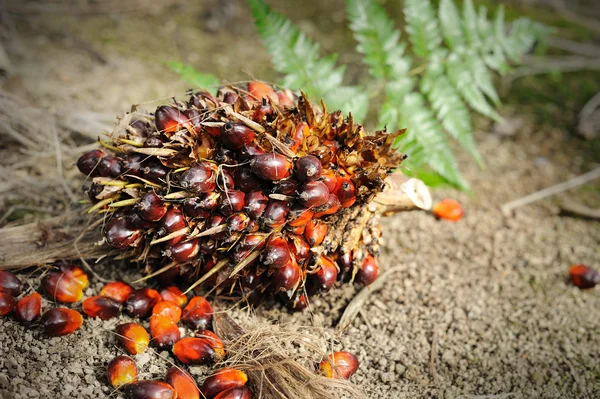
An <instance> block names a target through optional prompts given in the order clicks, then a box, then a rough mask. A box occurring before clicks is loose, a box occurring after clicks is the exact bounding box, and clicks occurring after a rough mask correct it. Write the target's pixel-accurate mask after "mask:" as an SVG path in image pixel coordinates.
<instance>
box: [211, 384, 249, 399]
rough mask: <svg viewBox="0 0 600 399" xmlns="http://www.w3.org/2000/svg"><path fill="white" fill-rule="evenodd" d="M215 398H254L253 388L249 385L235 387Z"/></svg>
mask: <svg viewBox="0 0 600 399" xmlns="http://www.w3.org/2000/svg"><path fill="white" fill-rule="evenodd" d="M214 399H252V390H251V389H250V388H248V387H247V386H241V387H233V388H229V389H226V390H225V391H223V392H221V393H220V394H218V395H217V396H215V397H214Z"/></svg>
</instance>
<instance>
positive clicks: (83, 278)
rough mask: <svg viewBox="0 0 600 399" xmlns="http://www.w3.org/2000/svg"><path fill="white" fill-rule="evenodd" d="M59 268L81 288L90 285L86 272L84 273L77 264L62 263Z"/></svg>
mask: <svg viewBox="0 0 600 399" xmlns="http://www.w3.org/2000/svg"><path fill="white" fill-rule="evenodd" d="M59 270H60V271H61V272H63V273H64V274H65V275H66V276H68V277H70V278H71V279H73V281H75V283H77V285H79V286H80V287H81V289H82V290H84V289H86V288H87V287H88V286H89V285H90V280H89V278H88V276H87V274H85V272H84V271H83V269H82V268H80V267H79V266H77V265H73V264H70V263H64V264H62V265H60V266H59Z"/></svg>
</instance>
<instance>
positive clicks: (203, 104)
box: [188, 91, 218, 110]
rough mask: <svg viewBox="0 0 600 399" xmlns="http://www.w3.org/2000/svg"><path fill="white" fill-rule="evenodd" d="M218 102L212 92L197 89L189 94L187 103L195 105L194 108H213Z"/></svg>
mask: <svg viewBox="0 0 600 399" xmlns="http://www.w3.org/2000/svg"><path fill="white" fill-rule="evenodd" d="M217 104H218V101H217V99H215V98H214V97H213V95H212V94H210V93H208V92H206V91H199V92H196V93H194V94H192V95H191V96H190V101H189V102H188V105H190V106H193V107H195V108H196V109H199V110H203V109H207V108H213V107H215V106H216V105H217Z"/></svg>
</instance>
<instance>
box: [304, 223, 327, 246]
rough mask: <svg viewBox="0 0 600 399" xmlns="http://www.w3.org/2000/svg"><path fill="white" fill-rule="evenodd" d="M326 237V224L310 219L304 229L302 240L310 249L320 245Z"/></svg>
mask: <svg viewBox="0 0 600 399" xmlns="http://www.w3.org/2000/svg"><path fill="white" fill-rule="evenodd" d="M326 235H327V224H325V223H324V222H323V221H322V220H320V219H312V220H311V221H310V222H308V224H307V225H306V227H305V228H304V238H306V241H307V242H308V245H310V246H311V247H316V246H318V245H320V244H321V243H322V242H323V240H324V239H325V236H326Z"/></svg>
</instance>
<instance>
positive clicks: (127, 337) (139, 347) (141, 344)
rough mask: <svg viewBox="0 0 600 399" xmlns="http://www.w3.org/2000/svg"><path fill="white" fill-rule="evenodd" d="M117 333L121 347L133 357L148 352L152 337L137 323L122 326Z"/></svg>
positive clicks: (119, 326) (118, 327)
mask: <svg viewBox="0 0 600 399" xmlns="http://www.w3.org/2000/svg"><path fill="white" fill-rule="evenodd" d="M116 333H117V336H118V338H119V341H120V342H121V345H123V347H124V348H125V349H126V350H127V352H129V353H131V354H132V355H138V354H140V353H142V352H144V351H145V350H146V348H147V347H148V343H149V342H150V336H149V335H148V332H147V331H146V329H145V328H144V327H142V326H141V325H140V324H137V323H125V324H120V325H118V326H117V328H116Z"/></svg>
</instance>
